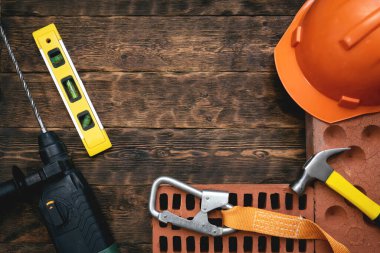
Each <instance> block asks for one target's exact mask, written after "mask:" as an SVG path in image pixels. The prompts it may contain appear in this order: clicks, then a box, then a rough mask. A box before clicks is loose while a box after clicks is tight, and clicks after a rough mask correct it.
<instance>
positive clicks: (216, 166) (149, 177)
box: [0, 128, 304, 185]
mask: <svg viewBox="0 0 380 253" xmlns="http://www.w3.org/2000/svg"><path fill="white" fill-rule="evenodd" d="M57 133H58V134H59V136H60V137H61V138H62V140H63V141H64V142H65V143H66V145H67V146H68V149H69V151H70V152H72V156H73V159H74V162H75V164H76V166H77V167H78V168H79V169H80V170H81V171H82V172H83V173H84V175H85V177H86V178H87V180H88V181H89V183H91V184H97V185H150V184H151V183H152V182H153V180H154V179H155V178H157V177H159V176H161V175H167V176H173V177H175V178H177V179H179V180H183V181H186V182H191V183H290V182H291V181H292V180H294V179H295V178H296V175H297V172H298V169H299V168H300V167H301V166H302V163H303V158H304V145H303V143H302V142H300V141H299V140H301V139H303V137H304V131H303V129H262V128H258V129H182V130H181V129H126V128H120V129H108V133H109V136H110V139H111V142H112V143H113V147H112V149H110V150H108V151H107V152H105V153H103V154H100V155H98V156H96V157H95V158H92V159H89V158H88V155H87V154H86V152H85V150H84V148H83V145H82V143H81V142H80V139H79V138H78V136H77V133H76V131H75V129H73V128H71V129H64V130H58V131H57ZM37 134H38V129H34V128H33V129H31V128H29V129H14V128H13V129H12V128H2V129H0V140H1V141H0V157H1V159H0V180H5V179H8V178H9V177H10V168H11V166H13V165H17V166H19V167H22V168H25V167H26V166H28V167H36V166H38V165H39V164H40V162H39V157H38V154H37V150H38V149H37ZM231 171H233V173H231Z"/></svg>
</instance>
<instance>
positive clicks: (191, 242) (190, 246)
mask: <svg viewBox="0 0 380 253" xmlns="http://www.w3.org/2000/svg"><path fill="white" fill-rule="evenodd" d="M186 251H187V252H194V251H195V239H194V236H188V237H187V238H186Z"/></svg>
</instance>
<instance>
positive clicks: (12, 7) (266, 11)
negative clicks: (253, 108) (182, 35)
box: [1, 0, 302, 16]
mask: <svg viewBox="0 0 380 253" xmlns="http://www.w3.org/2000/svg"><path fill="white" fill-rule="evenodd" d="M301 4H302V1H300V0H254V1H247V0H240V1H229V0H202V1H198V0H189V1H186V0H180V1H178V0H170V1H157V0H154V1H149V0H130V1H128V0H118V1H112V2H109V1H98V2H97V3H96V4H94V3H93V2H91V1H74V0H69V1H60V0H53V1H39V0H26V1H25V0H6V1H4V4H3V6H2V7H3V8H2V12H1V13H2V15H3V16H113V15H114V16H139V15H142V16H197V15H243V16H246V15H293V14H295V12H296V10H298V9H299V7H300V6H301Z"/></svg>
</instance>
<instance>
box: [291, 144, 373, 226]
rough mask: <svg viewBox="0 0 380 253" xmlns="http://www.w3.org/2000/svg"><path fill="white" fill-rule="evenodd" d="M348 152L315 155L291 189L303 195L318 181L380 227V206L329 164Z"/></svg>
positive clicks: (330, 151) (343, 149)
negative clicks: (330, 159) (337, 156)
mask: <svg viewBox="0 0 380 253" xmlns="http://www.w3.org/2000/svg"><path fill="white" fill-rule="evenodd" d="M347 150H350V148H334V149H328V150H324V151H321V152H319V153H317V154H315V155H314V156H312V157H311V158H310V159H309V160H308V161H307V162H306V163H305V165H304V166H303V173H302V176H301V177H300V178H299V179H298V180H297V181H295V182H294V183H293V184H292V185H290V188H291V189H292V190H293V191H294V192H296V193H297V194H298V195H302V194H303V192H304V191H305V188H306V187H307V185H308V184H310V183H311V182H312V181H314V180H315V179H318V180H320V181H322V182H323V183H325V184H326V185H328V186H329V187H330V188H331V189H333V190H334V191H336V192H337V193H339V194H340V195H342V196H343V197H344V198H345V199H347V200H348V201H350V202H351V203H352V204H353V205H355V206H356V207H357V208H359V209H360V210H361V211H362V212H363V213H364V214H365V215H367V216H368V217H369V218H370V219H371V220H372V221H373V222H374V223H375V224H376V225H377V226H379V227H380V205H378V204H377V203H375V202H374V201H373V200H371V199H370V198H368V197H367V196H366V195H365V194H364V193H362V192H361V191H359V190H358V189H357V188H356V187H355V186H353V185H352V184H351V183H350V182H348V181H347V180H346V179H345V178H344V177H343V176H342V175H340V174H339V173H338V172H336V171H335V170H334V169H333V168H331V166H330V165H329V164H328V163H327V159H328V158H330V157H331V156H333V155H337V154H339V153H342V152H344V151H347Z"/></svg>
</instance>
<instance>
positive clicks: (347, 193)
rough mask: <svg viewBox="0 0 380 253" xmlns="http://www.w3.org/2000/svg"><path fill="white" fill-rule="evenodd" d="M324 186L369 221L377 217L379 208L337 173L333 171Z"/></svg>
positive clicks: (379, 212)
mask: <svg viewBox="0 0 380 253" xmlns="http://www.w3.org/2000/svg"><path fill="white" fill-rule="evenodd" d="M326 184H327V185H328V186H329V187H330V188H331V189H333V190H334V191H336V192H337V193H339V194H340V195H342V196H343V197H344V198H345V199H347V200H348V201H350V202H351V203H352V204H354V205H355V206H356V207H357V208H359V209H360V210H361V211H362V212H363V213H364V214H365V215H367V216H368V217H369V218H370V219H371V220H374V219H376V218H377V216H379V214H380V206H379V205H378V204H377V203H375V202H374V201H373V200H371V199H370V198H368V197H367V196H366V195H365V194H364V193H362V192H361V191H359V190H358V189H357V188H356V187H355V186H353V185H352V184H351V183H350V182H348V181H347V180H346V179H345V178H344V177H343V176H342V175H340V174H339V173H338V172H336V171H333V173H331V175H330V176H329V178H328V179H327V180H326Z"/></svg>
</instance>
